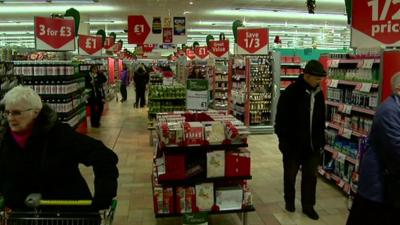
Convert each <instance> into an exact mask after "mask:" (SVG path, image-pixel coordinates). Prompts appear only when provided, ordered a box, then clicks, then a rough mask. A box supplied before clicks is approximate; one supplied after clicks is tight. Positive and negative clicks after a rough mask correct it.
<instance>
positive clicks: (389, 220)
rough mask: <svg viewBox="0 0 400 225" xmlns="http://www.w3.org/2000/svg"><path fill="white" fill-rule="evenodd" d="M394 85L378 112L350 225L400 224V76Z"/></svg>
mask: <svg viewBox="0 0 400 225" xmlns="http://www.w3.org/2000/svg"><path fill="white" fill-rule="evenodd" d="M391 86H392V91H393V94H392V95H391V96H390V97H388V98H387V99H386V100H385V101H384V102H383V103H382V104H381V105H380V106H379V107H378V109H377V110H376V113H375V117H374V121H373V123H372V128H371V132H370V134H369V136H368V142H367V148H366V152H365V155H364V156H363V158H362V159H361V162H360V178H359V184H358V195H357V196H356V197H355V199H354V202H353V206H352V209H351V211H350V215H349V217H348V220H347V225H394V224H399V219H398V213H399V212H400V73H397V74H395V75H394V76H393V77H392V80H391Z"/></svg>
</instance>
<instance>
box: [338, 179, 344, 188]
mask: <svg viewBox="0 0 400 225" xmlns="http://www.w3.org/2000/svg"><path fill="white" fill-rule="evenodd" d="M344 184H345V183H344V181H343V180H342V179H340V180H339V182H338V186H339V187H340V188H343V186H344Z"/></svg>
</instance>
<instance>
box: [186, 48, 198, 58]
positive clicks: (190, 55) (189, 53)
mask: <svg viewBox="0 0 400 225" xmlns="http://www.w3.org/2000/svg"><path fill="white" fill-rule="evenodd" d="M186 57H188V58H189V59H190V60H193V59H194V58H196V54H195V53H194V51H193V50H192V49H189V48H187V49H186Z"/></svg>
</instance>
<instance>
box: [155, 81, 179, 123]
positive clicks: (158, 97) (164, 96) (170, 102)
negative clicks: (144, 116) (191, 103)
mask: <svg viewBox="0 0 400 225" xmlns="http://www.w3.org/2000/svg"><path fill="white" fill-rule="evenodd" d="M148 106H149V118H154V117H155V114H156V113H160V112H172V111H182V110H185V108H186V89H185V87H184V86H183V85H181V84H174V85H171V86H166V85H150V89H149V99H148Z"/></svg>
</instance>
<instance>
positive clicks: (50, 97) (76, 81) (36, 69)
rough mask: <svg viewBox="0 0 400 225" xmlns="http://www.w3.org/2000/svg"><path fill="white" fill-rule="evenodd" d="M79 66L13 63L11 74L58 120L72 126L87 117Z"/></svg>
mask: <svg viewBox="0 0 400 225" xmlns="http://www.w3.org/2000/svg"><path fill="white" fill-rule="evenodd" d="M79 66H80V65H79V64H77V63H75V62H72V61H15V62H14V73H15V74H16V75H18V76H20V78H21V83H22V84H23V85H24V86H30V87H31V88H32V89H33V90H35V91H36V93H38V94H39V95H40V96H41V98H42V100H43V102H45V103H47V104H48V105H49V106H50V107H51V108H52V109H53V110H54V111H56V112H57V115H58V119H59V120H60V121H62V122H65V123H68V124H70V125H71V126H72V127H74V126H77V124H79V123H80V122H81V121H82V120H83V119H84V118H86V112H85V109H86V96H85V94H84V91H85V78H84V74H82V73H80V72H79Z"/></svg>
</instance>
